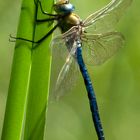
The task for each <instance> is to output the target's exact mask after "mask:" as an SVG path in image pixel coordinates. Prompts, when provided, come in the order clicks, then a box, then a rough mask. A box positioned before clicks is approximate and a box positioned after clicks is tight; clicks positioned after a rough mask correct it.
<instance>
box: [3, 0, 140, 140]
mask: <svg viewBox="0 0 140 140" xmlns="http://www.w3.org/2000/svg"><path fill="white" fill-rule="evenodd" d="M71 2H72V3H73V4H74V5H75V7H76V13H77V14H79V15H80V17H81V18H82V19H84V18H85V17H86V16H88V15H89V14H91V13H92V12H94V11H96V10H97V9H99V8H101V7H102V6H104V5H105V4H107V3H108V2H109V0H86V1H85V0H80V1H78V0H71ZM20 5H21V1H18V0H12V1H10V0H5V1H4V0H3V1H2V0H0V135H1V131H2V124H3V119H4V110H5V104H6V97H7V92H8V84H9V80H10V72H11V65H12V58H13V52H14V43H10V42H8V39H9V34H10V33H12V34H13V35H15V34H16V29H17V26H18V19H19V14H20ZM139 5H140V1H138V0H135V1H133V3H132V5H131V6H130V7H129V9H128V10H127V11H126V13H125V14H124V16H123V18H122V19H121V21H120V23H119V24H118V26H117V29H118V31H121V32H122V33H123V34H124V35H125V38H126V45H125V47H124V48H123V49H121V50H120V51H119V52H118V53H117V54H116V55H115V56H114V57H112V58H111V59H110V60H109V61H107V62H106V63H105V64H103V65H101V66H98V67H88V69H89V73H90V75H91V77H92V80H93V83H94V89H95V92H96V97H97V100H98V105H99V110H100V115H101V120H102V124H103V127H104V131H105V136H106V139H107V140H135V139H139V131H140V121H139V118H140V109H139V106H140V95H139V94H140V39H139V37H140V10H139ZM52 81H53V79H52ZM19 82H20V81H19ZM71 92H72V93H71V94H67V95H66V96H64V97H63V98H61V99H60V101H59V102H50V103H49V108H48V113H47V125H46V139H47V140H56V139H57V140H64V139H67V140H85V139H87V140H93V139H97V138H96V134H95V129H94V127H93V123H92V119H91V113H90V111H89V103H88V100H87V96H86V90H85V87H84V84H83V81H82V78H81V79H80V80H78V81H77V84H76V87H74V88H73V89H72V91H71ZM13 129H14V128H13Z"/></svg>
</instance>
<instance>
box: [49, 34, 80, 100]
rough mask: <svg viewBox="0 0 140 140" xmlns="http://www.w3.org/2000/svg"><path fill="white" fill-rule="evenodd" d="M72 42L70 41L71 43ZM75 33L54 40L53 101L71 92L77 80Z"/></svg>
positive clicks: (52, 46)
mask: <svg viewBox="0 0 140 140" xmlns="http://www.w3.org/2000/svg"><path fill="white" fill-rule="evenodd" d="M69 40H70V41H69ZM72 42H74V38H73V32H67V33H64V34H62V35H59V36H57V37H56V38H54V39H53V42H52V45H51V48H52V56H53V60H52V75H51V77H52V80H51V92H52V93H53V95H52V96H53V99H54V98H55V99H58V98H60V97H61V96H63V95H64V94H65V93H68V92H69V91H70V90H71V87H73V86H74V85H75V81H76V79H77V73H78V68H77V64H76V62H75V60H74V59H75V58H74V54H75V51H76V49H75V47H74V45H73V44H74V43H72Z"/></svg>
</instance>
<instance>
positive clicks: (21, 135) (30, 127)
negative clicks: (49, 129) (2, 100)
mask: <svg viewBox="0 0 140 140" xmlns="http://www.w3.org/2000/svg"><path fill="white" fill-rule="evenodd" d="M44 5H46V8H47V10H48V11H50V9H51V6H52V1H51V0H50V1H47V2H45V3H44ZM39 12H40V11H39V10H38V8H37V7H36V6H35V4H34V1H33V0H32V1H31V0H30V1H28V0H23V2H22V6H21V15H20V22H19V27H18V33H17V37H24V38H27V39H30V40H33V39H35V40H36V39H37V38H40V37H42V36H43V34H45V33H46V32H47V31H49V29H50V28H51V26H50V24H46V25H47V26H44V25H40V26H39V27H37V25H36V22H35V18H36V15H37V17H39V18H44V16H41V15H38V13H39ZM44 29H46V30H45V31H44ZM50 41H51V36H50V37H49V38H48V39H46V40H45V41H44V42H43V43H41V44H39V45H38V46H37V47H36V49H34V50H32V49H31V48H32V47H34V46H32V45H34V44H32V43H29V42H25V41H22V40H17V41H16V46H15V52H14V59H13V66H12V73H11V80H10V87H9V92H8V98H7V105H6V113H5V118H4V126H3V132H2V140H20V139H24V140H29V139H30V140H43V136H44V129H45V116H46V108H47V98H48V91H49V79H50V63H51V55H50V51H49V44H50Z"/></svg>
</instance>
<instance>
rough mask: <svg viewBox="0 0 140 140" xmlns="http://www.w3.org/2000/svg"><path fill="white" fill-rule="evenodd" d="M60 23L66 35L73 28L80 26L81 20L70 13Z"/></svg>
mask: <svg viewBox="0 0 140 140" xmlns="http://www.w3.org/2000/svg"><path fill="white" fill-rule="evenodd" d="M58 22H59V27H60V29H61V31H62V33H64V32H66V31H68V30H69V29H70V28H71V27H73V26H77V25H80V24H81V19H80V17H79V16H78V15H76V14H74V13H70V14H69V15H67V16H65V17H63V19H62V20H60V21H58Z"/></svg>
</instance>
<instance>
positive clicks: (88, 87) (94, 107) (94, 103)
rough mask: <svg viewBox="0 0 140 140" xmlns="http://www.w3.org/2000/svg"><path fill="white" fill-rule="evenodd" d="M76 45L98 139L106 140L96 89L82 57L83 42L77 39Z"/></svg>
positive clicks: (78, 61)
mask: <svg viewBox="0 0 140 140" xmlns="http://www.w3.org/2000/svg"><path fill="white" fill-rule="evenodd" d="M76 45H77V50H76V58H77V63H78V65H79V69H80V71H81V74H82V77H83V79H84V83H85V86H86V90H87V94H88V98H89V104H90V110H91V113H92V119H93V122H94V126H95V129H96V132H97V135H98V139H99V140H105V137H104V133H103V128H102V124H101V121H100V116H99V111H98V106H97V101H96V96H95V93H94V89H93V86H92V82H91V79H90V76H89V74H88V70H87V68H86V65H85V63H84V60H83V57H82V43H81V41H80V40H77V42H76Z"/></svg>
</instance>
